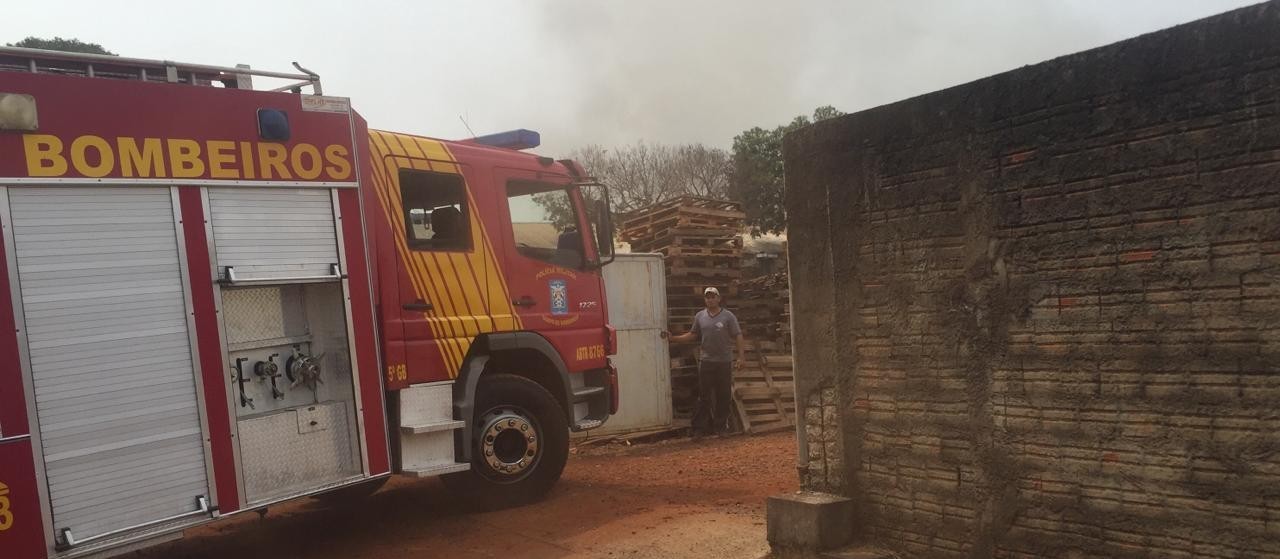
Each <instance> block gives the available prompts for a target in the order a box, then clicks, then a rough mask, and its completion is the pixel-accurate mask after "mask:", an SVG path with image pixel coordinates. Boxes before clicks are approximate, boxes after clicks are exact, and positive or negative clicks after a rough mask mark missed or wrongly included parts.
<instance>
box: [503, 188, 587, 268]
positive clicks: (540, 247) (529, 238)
mask: <svg viewBox="0 0 1280 559" xmlns="http://www.w3.org/2000/svg"><path fill="white" fill-rule="evenodd" d="M507 206H508V208H509V209H510V211H511V233H512V237H514V240H515V247H516V252H519V253H520V254H523V255H525V256H528V257H529V258H535V259H538V260H542V261H545V262H549V263H552V264H556V265H558V266H564V267H566V268H582V267H583V266H584V265H585V264H586V249H585V247H586V242H588V241H587V240H586V239H584V235H583V234H582V232H581V231H579V226H578V224H579V223H580V222H579V219H578V217H579V215H581V212H582V210H581V208H580V207H579V206H578V203H577V202H576V201H575V200H574V196H573V190H572V189H571V187H566V186H564V185H549V184H541V183H530V182H513V183H511V184H510V185H508V187H507Z"/></svg>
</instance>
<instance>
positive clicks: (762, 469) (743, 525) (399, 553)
mask: <svg viewBox="0 0 1280 559" xmlns="http://www.w3.org/2000/svg"><path fill="white" fill-rule="evenodd" d="M797 484H798V482H797V480H796V473H795V437H794V434H793V433H791V432H782V433H775V434H771V435H764V436H756V437H750V436H737V437H729V438H724V439H706V440H703V441H701V442H697V443H694V442H691V441H689V440H687V439H678V440H668V441H662V442H658V443H652V444H642V445H635V446H630V447H623V446H607V447H598V448H593V447H585V448H581V449H578V450H577V451H575V453H574V454H573V455H572V456H571V457H570V459H569V464H568V466H567V467H566V468H565V472H564V477H563V478H562V479H561V481H560V483H559V484H558V485H557V486H556V487H555V489H553V490H552V492H551V494H550V495H549V496H548V497H547V499H546V500H544V501H542V502H540V503H537V504H534V505H529V506H526V507H522V508H518V509H511V510H505V511H498V512H491V513H475V514H467V513H461V512H458V508H457V507H455V506H454V505H453V503H451V502H450V497H449V494H448V493H447V492H446V491H445V489H444V487H443V486H442V485H441V484H440V482H439V481H438V480H435V479H429V480H412V479H405V478H399V477H397V478H393V479H392V480H391V482H390V483H388V484H387V486H386V487H384V488H383V489H382V490H380V491H378V492H377V493H375V494H374V495H372V496H371V497H369V498H367V499H365V500H363V501H358V502H356V503H354V504H351V505H347V506H332V505H328V504H325V503H323V502H321V501H317V500H314V499H301V500H297V501H294V502H291V503H287V504H285V505H280V506H276V507H272V508H271V510H270V512H269V514H267V516H266V517H265V518H261V519H260V518H259V517H258V515H257V514H254V513H251V512H250V513H243V514H240V515H237V516H233V517H231V518H227V519H225V520H221V521H218V522H215V523H212V524H209V525H206V526H202V527H199V528H196V529H192V530H188V531H187V533H186V538H185V539H183V540H181V541H178V542H173V543H169V544H164V545H161V546H158V547H154V548H150V549H147V550H145V551H142V552H139V553H136V554H134V555H131V557H137V558H146V559H160V558H165V559H204V558H209V559H215V558H216V559H226V558H228V557H235V558H237V559H258V558H261V559H267V558H272V559H276V558H284V557H289V558H292V557H307V558H312V557H314V558H333V559H338V558H342V559H353V558H369V559H385V558H391V557H396V558H401V557H495V558H497V557H500V558H503V559H512V558H530V559H541V558H548V559H549V558H562V557H563V558H586V557H603V558H618V559H650V558H652V559H658V558H664V559H665V558H682V557H688V558H694V557H697V558H717V557H725V558H729V557H732V558H739V557H743V558H752V559H754V558H758V557H762V556H763V555H765V554H766V553H767V552H768V544H767V543H766V542H765V525H764V500H765V498H766V497H768V496H770V495H774V494H778V493H782V492H785V491H794V490H795V489H796V488H797ZM127 557H129V556H127Z"/></svg>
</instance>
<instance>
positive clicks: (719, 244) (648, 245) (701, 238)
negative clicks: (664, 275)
mask: <svg viewBox="0 0 1280 559" xmlns="http://www.w3.org/2000/svg"><path fill="white" fill-rule="evenodd" d="M628 242H630V243H631V249H632V250H633V251H635V252H661V253H663V254H666V253H667V252H669V251H671V250H672V249H675V250H677V251H679V250H684V249H686V248H690V249H691V248H737V249H739V250H741V249H742V237H741V236H739V235H738V232H737V231H724V230H719V229H717V230H707V229H690V230H679V229H676V230H671V231H663V232H660V233H657V234H654V235H650V236H644V237H635V238H631V239H629V240H628Z"/></svg>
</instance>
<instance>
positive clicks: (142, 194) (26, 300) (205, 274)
mask: <svg viewBox="0 0 1280 559" xmlns="http://www.w3.org/2000/svg"><path fill="white" fill-rule="evenodd" d="M295 66H296V65H295ZM273 79H274V80H287V83H285V84H284V85H282V86H280V87H278V88H275V89H274V90H256V89H254V87H253V86H254V82H255V81H258V82H262V81H264V80H273ZM304 91H306V93H304ZM536 144H537V135H536V133H533V132H530V131H527V130H518V131H513V132H510V133H504V134H497V135H493V136H485V137H479V138H472V139H469V140H462V141H444V140H437V139H432V138H427V137H422V136H415V135H409V134H401V133H394V132H384V131H371V130H369V129H368V128H367V125H366V123H365V121H364V119H363V118H361V117H360V115H359V114H358V113H357V112H355V111H354V110H353V109H352V108H351V104H350V102H349V101H348V100H347V99H346V98H342V97H331V96H324V95H322V90H321V84H320V80H319V77H318V76H317V75H315V74H314V73H311V72H309V71H306V70H304V69H303V68H301V67H298V72H289V73H284V72H264V71H259V70H253V69H249V68H245V67H235V68H232V67H216V66H205V65H194V64H180V63H174V62H169V61H157V60H142V59H128V58H121V57H115V56H99V55H84V54H72V53H56V52H49V51H39V50H31V49H18V48H0V557H5V558H10V557H12V558H17V559H31V558H54V557H57V558H73V557H106V556H110V555H114V554H118V553H121V552H124V551H128V550H132V549H137V548H139V547H143V546H146V545H151V544H154V543H158V542H161V541H166V540H169V539H175V538H178V537H180V536H181V533H182V530H184V529H186V528H189V527H192V526H194V525H197V524H200V523H204V522H209V521H211V520H213V519H216V518H219V517H222V516H227V515H231V514H236V513H241V512H246V511H253V510H261V509H263V508H265V507H266V506H268V505H270V504H272V503H277V502H280V501H283V500H287V499H293V498H297V497H300V496H305V495H321V494H326V493H348V494H350V493H359V492H362V491H368V490H371V489H376V488H377V486H378V484H380V483H381V481H384V480H385V479H386V478H387V476H389V475H391V474H394V473H399V474H404V475H411V476H419V477H422V476H437V475H440V476H443V477H444V479H445V482H446V484H447V485H449V486H450V487H451V488H452V489H453V490H454V491H457V492H459V494H460V495H463V496H464V497H465V498H466V499H467V500H468V501H471V502H474V503H478V504H480V505H481V506H487V507H498V506H508V505H514V504H521V503H524V502H528V501H530V500H533V499H536V498H539V497H540V496H542V495H543V494H544V493H545V492H546V491H547V490H548V489H549V488H550V487H551V486H552V484H554V483H555V481H556V480H557V479H558V478H559V476H560V473H561V470H562V469H563V467H564V464H565V461H566V459H567V456H568V437H569V432H570V431H571V430H583V429H590V428H592V427H595V426H598V425H600V424H601V423H603V422H604V421H605V420H606V419H607V418H608V417H609V416H610V415H611V414H612V413H614V412H616V411H617V403H618V388H617V386H618V383H617V371H616V370H615V369H614V368H613V366H612V365H611V363H610V360H609V355H612V354H613V353H615V350H616V348H615V347H614V346H615V339H616V338H615V336H614V333H613V329H612V328H611V327H610V326H609V323H608V319H607V317H608V314H607V308H606V305H605V296H604V285H603V281H602V277H601V274H600V268H601V267H602V266H603V265H605V264H607V263H608V262H609V261H610V260H611V252H612V244H613V243H612V238H611V236H610V235H611V231H612V225H611V224H610V222H609V219H610V218H609V208H608V193H607V190H606V189H605V188H604V186H603V185H600V184H598V183H596V182H594V181H592V180H591V179H589V178H588V176H587V174H586V173H585V172H584V170H583V169H582V168H581V167H580V166H578V165H577V164H576V163H574V162H572V161H567V160H562V161H555V160H552V159H550V158H545V157H539V156H536V155H533V154H530V153H527V152H525V151H522V150H524V149H527V148H530V147H535V146H536Z"/></svg>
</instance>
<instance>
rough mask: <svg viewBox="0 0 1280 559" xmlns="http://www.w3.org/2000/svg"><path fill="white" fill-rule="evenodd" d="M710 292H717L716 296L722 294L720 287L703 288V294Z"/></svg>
mask: <svg viewBox="0 0 1280 559" xmlns="http://www.w3.org/2000/svg"><path fill="white" fill-rule="evenodd" d="M708 293H715V294H716V297H719V296H720V290H719V289H716V288H714V287H708V288H706V289H703V290H702V295H703V296H706V294H708Z"/></svg>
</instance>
